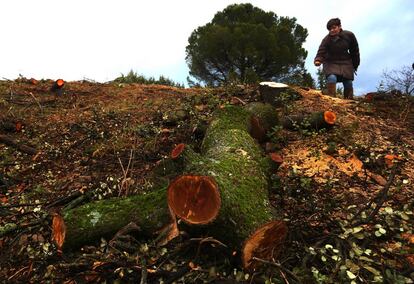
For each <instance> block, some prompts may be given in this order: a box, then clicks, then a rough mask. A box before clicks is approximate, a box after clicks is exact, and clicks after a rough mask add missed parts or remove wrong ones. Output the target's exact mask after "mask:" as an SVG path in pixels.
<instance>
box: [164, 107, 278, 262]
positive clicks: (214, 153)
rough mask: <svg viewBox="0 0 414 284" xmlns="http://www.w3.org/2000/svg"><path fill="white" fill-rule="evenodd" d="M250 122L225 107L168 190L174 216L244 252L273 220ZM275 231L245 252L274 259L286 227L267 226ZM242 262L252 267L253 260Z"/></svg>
mask: <svg viewBox="0 0 414 284" xmlns="http://www.w3.org/2000/svg"><path fill="white" fill-rule="evenodd" d="M250 121H251V113H250V112H249V111H248V110H246V109H243V108H241V107H236V106H228V107H226V108H224V109H221V110H219V111H218V112H217V113H215V115H214V119H213V120H212V121H211V123H210V126H209V128H208V129H207V132H206V136H205V138H204V140H203V143H202V155H201V156H200V158H199V159H196V160H195V161H192V162H191V163H189V164H188V165H187V166H186V168H185V170H184V172H185V173H184V174H183V175H182V176H179V177H178V178H177V179H176V180H174V181H173V182H172V183H171V184H170V185H169V187H168V200H169V205H170V207H171V209H172V210H173V211H174V213H175V214H177V215H178V216H179V217H180V218H181V219H183V220H184V221H185V222H186V223H189V224H206V226H204V229H205V230H206V231H207V232H208V234H210V235H212V236H214V237H215V238H217V239H219V240H221V241H223V242H224V243H226V244H228V245H230V246H232V247H234V248H240V247H241V246H242V244H245V245H244V247H246V244H247V243H248V242H246V240H248V239H249V237H250V236H252V235H253V234H254V232H255V231H256V230H258V229H259V230H260V228H261V227H262V226H263V225H265V224H268V222H270V221H271V220H272V219H273V216H272V212H271V208H270V204H269V199H268V191H267V190H268V175H269V171H270V167H271V164H270V159H269V158H268V157H265V156H264V154H263V152H262V150H261V148H260V146H259V145H258V143H257V142H256V141H255V140H254V139H253V138H252V137H251V136H250V134H249V129H250V127H251V125H250ZM205 191H211V192H208V193H207V192H205ZM216 195H219V197H220V201H221V204H218V203H217V197H216ZM206 207H207V208H206ZM210 207H211V208H210ZM218 209H219V210H218ZM214 212H216V214H217V216H216V217H215V216H213V215H214ZM203 216H205V221H203V220H202V217H203ZM212 220H214V221H212ZM271 224H272V223H271ZM275 226H276V227H277V228H279V229H278V230H274V231H277V232H279V233H280V234H278V235H272V234H265V235H266V237H267V238H269V239H267V240H266V241H265V242H264V243H262V238H260V237H259V238H253V239H252V240H253V242H255V244H249V245H248V247H249V248H250V249H251V248H252V247H254V248H255V249H253V250H252V251H253V253H251V254H249V255H250V256H254V255H255V253H254V251H256V250H265V251H267V256H270V255H272V254H273V256H275V255H276V254H277V251H278V250H279V248H280V240H283V239H284V235H285V234H286V226H285V224H284V223H283V222H277V224H276V223H275V224H274V225H268V227H269V228H274V227H275ZM266 231H267V229H266ZM261 236H263V235H261ZM259 239H260V240H259ZM262 244H266V246H265V247H264V246H262ZM256 246H258V247H256ZM264 255H266V253H265V254H263V255H262V256H264ZM245 263H246V266H248V265H250V264H251V258H250V260H247V261H246V262H245Z"/></svg>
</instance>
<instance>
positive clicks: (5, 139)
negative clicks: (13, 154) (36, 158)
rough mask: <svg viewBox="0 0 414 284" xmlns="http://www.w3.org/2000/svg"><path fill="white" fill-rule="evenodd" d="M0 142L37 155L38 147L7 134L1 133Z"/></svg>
mask: <svg viewBox="0 0 414 284" xmlns="http://www.w3.org/2000/svg"><path fill="white" fill-rule="evenodd" d="M0 142H1V143H3V144H6V145H7V146H10V147H13V148H16V149H18V150H19V151H21V152H23V153H26V154H29V155H36V154H37V152H38V151H37V150H36V149H34V148H32V147H29V146H26V145H23V144H21V143H19V142H17V141H15V140H13V139H12V138H11V137H9V136H7V135H0Z"/></svg>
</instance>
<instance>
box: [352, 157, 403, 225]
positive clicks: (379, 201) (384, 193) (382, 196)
mask: <svg viewBox="0 0 414 284" xmlns="http://www.w3.org/2000/svg"><path fill="white" fill-rule="evenodd" d="M397 168H398V167H397V166H396V165H394V167H393V168H392V170H391V174H390V176H389V178H388V181H387V183H386V184H385V185H384V187H383V189H382V190H381V191H380V192H379V193H378V194H377V195H376V196H374V197H373V198H372V199H371V200H370V201H369V202H368V204H367V205H366V206H365V207H363V208H361V209H360V210H359V211H358V213H357V214H355V216H354V218H353V219H352V221H354V220H355V219H356V218H357V217H358V216H359V215H360V214H361V213H362V212H363V211H364V210H367V209H369V208H371V205H372V204H373V203H374V202H375V203H376V206H375V208H374V210H372V212H371V213H370V214H369V216H368V217H367V218H366V219H365V220H364V221H362V220H361V221H359V222H356V223H355V224H353V226H359V225H362V224H366V223H368V222H370V221H371V220H372V219H373V218H374V217H375V215H377V213H378V211H379V210H380V208H381V207H382V205H383V204H384V202H385V201H386V200H387V197H388V191H389V189H390V187H391V184H392V183H393V181H394V178H395V175H396V174H397Z"/></svg>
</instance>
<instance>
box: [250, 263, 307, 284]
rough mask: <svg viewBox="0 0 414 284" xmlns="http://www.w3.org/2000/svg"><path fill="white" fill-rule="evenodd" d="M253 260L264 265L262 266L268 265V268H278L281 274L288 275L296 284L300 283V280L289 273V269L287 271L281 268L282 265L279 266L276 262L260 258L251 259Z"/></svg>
mask: <svg viewBox="0 0 414 284" xmlns="http://www.w3.org/2000/svg"><path fill="white" fill-rule="evenodd" d="M253 260H255V261H258V262H261V263H264V264H268V265H270V266H273V267H276V268H278V269H279V270H280V271H281V272H282V271H283V272H285V273H286V274H288V275H289V276H290V277H292V278H293V279H294V280H295V281H296V282H298V283H302V282H301V281H300V279H299V278H298V277H297V276H296V275H295V274H294V273H293V272H292V271H290V270H289V269H287V268H285V267H283V266H282V265H280V264H279V263H276V262H274V261H268V260H265V259H261V258H257V257H253Z"/></svg>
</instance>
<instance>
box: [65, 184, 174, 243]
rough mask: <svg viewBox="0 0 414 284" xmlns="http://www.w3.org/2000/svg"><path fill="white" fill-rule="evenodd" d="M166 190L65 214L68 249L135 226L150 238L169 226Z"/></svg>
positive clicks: (108, 200)
mask: <svg viewBox="0 0 414 284" xmlns="http://www.w3.org/2000/svg"><path fill="white" fill-rule="evenodd" d="M166 199H167V198H166V189H165V188H162V189H160V190H156V191H153V192H150V193H145V194H144V193H143V194H140V195H136V196H131V197H127V198H111V199H107V200H101V201H95V202H91V203H87V204H85V205H82V206H80V207H77V208H75V209H72V210H69V211H66V212H64V216H63V217H64V221H65V224H66V239H65V243H64V247H65V248H73V247H78V246H80V245H82V244H85V243H91V242H93V241H95V240H97V239H99V238H100V237H112V236H113V235H114V234H115V233H116V232H117V231H118V230H119V229H121V228H122V227H124V226H126V225H127V224H128V223H130V222H135V223H136V224H137V225H138V226H139V227H140V228H141V230H142V233H143V234H144V235H147V236H149V235H150V234H152V233H154V232H155V231H156V230H158V229H160V228H161V227H162V226H164V225H166V224H168V223H169V221H170V219H171V217H170V214H169V210H168V206H167V200H166Z"/></svg>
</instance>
